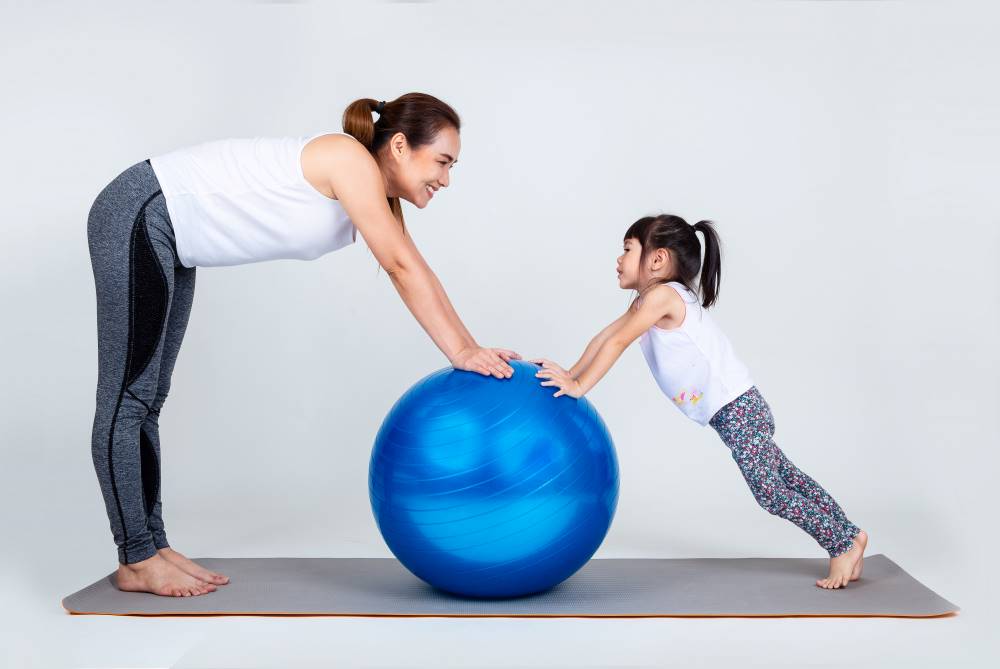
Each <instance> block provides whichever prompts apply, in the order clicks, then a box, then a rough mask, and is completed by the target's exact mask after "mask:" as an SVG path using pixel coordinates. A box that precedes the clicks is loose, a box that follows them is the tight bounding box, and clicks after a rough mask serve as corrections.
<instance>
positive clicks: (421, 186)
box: [88, 93, 520, 596]
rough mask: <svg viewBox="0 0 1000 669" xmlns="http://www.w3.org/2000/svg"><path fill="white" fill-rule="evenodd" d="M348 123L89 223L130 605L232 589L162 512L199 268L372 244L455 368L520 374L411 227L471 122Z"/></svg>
mask: <svg viewBox="0 0 1000 669" xmlns="http://www.w3.org/2000/svg"><path fill="white" fill-rule="evenodd" d="M372 112H374V113H375V114H377V115H378V116H379V118H378V120H377V121H375V122H374V123H373V121H372ZM343 124H344V130H345V131H346V134H322V135H317V136H314V137H305V138H255V139H232V140H221V141H216V142H209V143H206V144H201V145H198V146H194V147H189V148H185V149H180V150H178V151H174V152H171V153H168V154H166V155H163V156H159V157H156V158H152V159H150V160H146V161H143V162H141V163H138V164H136V165H134V166H132V167H130V168H129V169H128V170H126V171H125V172H123V173H122V174H120V175H119V176H118V177H116V178H115V180H114V181H112V182H111V183H110V184H109V185H108V186H107V187H106V188H105V189H104V190H103V191H102V192H101V194H100V195H99V196H98V197H97V199H96V200H95V202H94V204H93V207H92V208H91V210H90V216H89V221H88V239H89V244H90V257H91V262H92V264H93V269H94V280H95V283H96V287H97V331H98V349H99V372H98V385H97V411H96V415H95V417H94V429H93V437H92V453H93V458H94V467H95V469H96V471H97V478H98V480H99V481H100V484H101V490H102V493H103V495H104V502H105V506H106V508H107V512H108V517H109V520H110V523H111V531H112V534H113V535H114V539H115V543H116V544H117V546H118V560H119V566H118V572H117V584H118V587H119V588H120V589H122V590H128V591H138V592H151V593H155V594H158V595H167V596H192V595H201V594H205V593H207V592H212V591H214V590H215V589H216V587H217V586H220V585H225V584H226V583H228V578H226V577H225V576H224V575H222V574H218V573H215V572H212V571H209V570H207V569H205V568H203V567H201V566H200V565H198V564H196V563H195V562H192V561H191V560H189V559H187V558H186V557H184V556H183V555H182V554H180V553H178V552H176V551H174V550H172V549H171V548H170V546H169V544H168V543H167V537H166V533H165V531H164V525H163V519H162V517H161V510H160V508H161V505H160V494H159V493H160V490H159V488H160V467H159V460H160V443H159V434H158V427H157V426H158V422H157V421H158V417H159V413H160V409H161V407H162V406H163V402H164V400H165V399H166V396H167V391H168V390H169V388H170V375H171V372H172V371H173V367H174V362H175V361H176V359H177V352H178V350H179V349H180V345H181V340H182V339H183V337H184V330H185V327H186V325H187V320H188V315H189V313H190V310H191V300H192V297H193V294H194V281H195V268H196V267H198V266H202V267H204V266H223V265H237V264H242V263H251V262H260V261H264V260H272V259H276V258H299V259H304V260H311V259H314V258H317V257H319V256H321V255H323V254H325V253H329V252H330V251H334V250H336V249H339V248H342V247H344V246H346V245H349V244H351V243H352V242H354V241H355V239H356V235H357V232H358V231H360V232H361V235H362V237H364V239H365V242H366V243H367V244H368V246H369V247H370V248H371V250H372V252H373V253H374V254H375V258H376V259H377V260H378V262H379V264H380V265H381V266H382V267H383V268H385V270H386V272H387V273H388V274H389V278H390V279H391V280H392V283H393V285H394V286H395V287H396V290H397V291H398V292H399V295H400V297H401V298H402V299H403V301H404V302H405V303H406V306H407V307H408V308H409V309H410V311H411V312H412V313H413V315H414V317H416V319H417V321H419V323H420V325H421V326H422V327H423V328H424V330H426V332H427V334H428V335H429V336H430V337H431V339H432V340H433V341H434V343H435V344H436V345H437V346H438V348H440V349H441V351H442V352H443V353H444V354H445V355H446V356H447V358H448V360H449V361H450V362H451V364H452V365H453V366H454V367H455V368H457V369H464V370H468V371H473V372H478V373H480V374H484V375H492V376H495V377H496V378H509V377H510V376H511V375H512V374H513V369H512V368H511V366H510V365H509V364H507V363H508V362H509V361H510V360H512V359H519V358H520V356H519V355H518V354H516V353H514V352H513V351H508V350H506V349H494V348H483V347H481V346H479V345H478V344H477V343H476V340H475V339H473V337H472V335H471V334H469V332H468V330H466V329H465V326H464V325H463V324H462V321H461V319H459V317H458V314H456V313H455V310H454V308H453V307H452V305H451V302H450V301H449V300H448V296H447V295H446V294H445V292H444V289H443V288H442V286H441V284H440V282H439V281H438V280H437V277H436V276H435V275H434V273H433V272H432V271H431V269H430V267H428V265H427V264H426V262H425V261H424V259H423V257H421V255H420V253H419V252H418V251H417V249H416V247H415V246H414V245H413V242H412V240H411V239H410V237H409V236H408V235H407V234H406V232H405V228H404V225H403V216H402V211H401V208H400V200H406V201H408V202H411V203H412V204H414V205H415V206H417V207H418V208H423V207H426V206H427V203H428V202H430V201H431V199H432V198H433V197H434V193H435V192H436V191H437V190H438V189H440V188H444V187H446V186H447V185H448V183H449V172H450V170H451V168H452V166H453V165H454V164H455V162H456V160H457V159H458V153H459V148H460V141H459V129H460V121H459V118H458V115H457V114H456V113H455V111H454V110H453V109H452V108H451V107H450V106H448V105H447V104H445V103H444V102H442V101H441V100H438V99H437V98H434V97H432V96H430V95H425V94H421V93H409V94H407V95H403V96H402V97H400V98H397V99H396V100H393V101H391V102H389V103H386V102H378V103H377V104H376V101H375V100H371V99H361V100H357V101H355V102H353V103H352V104H351V105H349V106H348V107H347V109H346V110H345V112H344V119H343Z"/></svg>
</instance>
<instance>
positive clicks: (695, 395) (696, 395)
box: [671, 388, 705, 406]
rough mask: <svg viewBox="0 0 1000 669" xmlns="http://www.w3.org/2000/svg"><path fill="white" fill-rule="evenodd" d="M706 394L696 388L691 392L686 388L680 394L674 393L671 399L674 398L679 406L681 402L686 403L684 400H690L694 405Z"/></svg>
mask: <svg viewBox="0 0 1000 669" xmlns="http://www.w3.org/2000/svg"><path fill="white" fill-rule="evenodd" d="M704 396H705V393H703V392H698V390H697V389H696V388H695V389H692V390H691V391H690V392H688V391H686V390H682V391H680V392H679V393H678V394H676V395H674V396H673V397H672V398H671V399H673V401H674V404H676V405H678V406H680V405H681V404H684V402H690V403H691V404H692V406H693V405H695V404H698V402H699V401H700V400H701V398H702V397H704Z"/></svg>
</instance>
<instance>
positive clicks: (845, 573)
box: [816, 532, 868, 590]
mask: <svg viewBox="0 0 1000 669" xmlns="http://www.w3.org/2000/svg"><path fill="white" fill-rule="evenodd" d="M862 534H864V532H862V533H861V534H858V536H857V537H855V538H854V540H853V543H854V545H853V546H851V548H850V550H848V551H847V552H846V553H842V554H841V555H838V556H837V557H834V558H830V573H829V575H827V577H826V578H822V579H820V580H818V581H816V585H818V586H819V587H821V588H826V589H827V590H835V589H836V588H843V587H845V586H846V585H847V584H848V582H849V581H851V580H852V578H851V577H852V576H853V575H854V573H855V568H856V567H858V565H859V564H860V563H861V558H862V556H863V555H864V552H865V549H864V545H863V544H861V543H860V539H861V536H862ZM864 542H865V544H867V543H868V535H864ZM857 573H858V576H859V577H860V575H861V572H860V570H859V571H858V572H857ZM855 580H856V579H855Z"/></svg>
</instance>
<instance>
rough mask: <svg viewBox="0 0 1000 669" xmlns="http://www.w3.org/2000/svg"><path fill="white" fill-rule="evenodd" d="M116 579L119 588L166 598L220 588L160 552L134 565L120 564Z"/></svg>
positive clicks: (200, 593) (203, 592) (188, 595)
mask: <svg viewBox="0 0 1000 669" xmlns="http://www.w3.org/2000/svg"><path fill="white" fill-rule="evenodd" d="M115 581H116V583H117V585H118V589H119V590H124V591H126V592H151V593H153V594H154V595H163V596H164V597H192V596H194V595H204V594H205V593H209V592H214V591H215V589H216V588H215V586H214V585H212V584H211V583H205V582H204V581H200V580H198V579H197V578H195V577H194V576H192V575H191V574H188V573H185V572H183V571H181V570H180V568H179V567H177V566H176V565H174V564H172V563H170V562H167V560H165V559H164V558H162V557H161V556H159V555H154V556H153V557H151V558H148V559H146V560H143V561H142V562H136V563H134V564H120V565H118V573H117V574H116V575H115Z"/></svg>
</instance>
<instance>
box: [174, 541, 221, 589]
mask: <svg viewBox="0 0 1000 669" xmlns="http://www.w3.org/2000/svg"><path fill="white" fill-rule="evenodd" d="M157 552H158V553H159V554H160V556H161V557H163V558H164V559H165V560H166V561H167V562H169V563H170V564H172V565H174V566H175V567H177V568H178V569H180V570H181V571H183V572H184V573H185V574H190V575H191V576H194V577H195V578H197V579H198V580H201V581H204V582H205V583H212V584H214V585H226V584H227V583H229V577H228V576H223V575H222V574H220V573H218V572H214V571H209V570H208V569H205V568H204V567H202V566H201V565H200V564H198V563H197V562H194V561H192V560H189V559H188V558H186V557H184V556H183V555H181V554H180V553H178V552H177V551H175V550H174V549H173V548H169V547H168V548H161V549H160V550H159V551H157Z"/></svg>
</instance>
